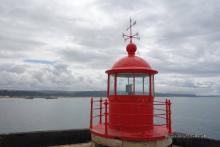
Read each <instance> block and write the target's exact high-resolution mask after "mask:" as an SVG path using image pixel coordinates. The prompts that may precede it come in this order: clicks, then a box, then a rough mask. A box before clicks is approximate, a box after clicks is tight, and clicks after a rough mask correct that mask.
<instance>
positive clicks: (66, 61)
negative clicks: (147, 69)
mask: <svg viewBox="0 0 220 147" xmlns="http://www.w3.org/2000/svg"><path fill="white" fill-rule="evenodd" d="M74 3H75V2H74V1H73V2H70V3H67V1H62V2H59V1H33V0H19V1H14V0H2V1H1V3H0V34H1V35H0V57H1V58H0V68H1V71H0V76H1V77H3V78H1V80H0V88H15V89H16V88H20V87H21V85H22V88H23V89H64V90H65V89H68V90H75V89H77V88H79V87H80V88H81V89H92V90H98V89H102V88H103V85H105V84H106V83H105V82H106V77H105V74H103V73H104V71H105V70H106V69H108V68H110V67H111V66H112V65H113V63H114V62H115V61H116V60H117V59H118V58H120V57H123V56H125V55H126V52H125V44H124V43H123V41H122V38H121V33H122V32H124V31H125V28H126V27H127V26H128V19H129V17H132V18H135V19H136V20H137V26H136V27H135V28H134V29H135V31H139V33H140V35H141V41H140V42H138V43H137V44H138V45H139V46H138V50H139V51H140V52H142V54H141V56H142V57H143V58H144V59H147V61H149V62H150V64H151V65H152V67H154V68H155V69H157V70H159V73H160V74H159V75H158V77H159V78H158V81H157V82H158V86H157V88H158V90H161V91H164V92H165V91H169V90H173V89H171V88H170V87H172V88H174V90H175V89H176V91H178V92H180V93H181V92H191V93H193V92H195V93H203V92H204V91H205V92H208V90H209V89H211V91H210V93H211V92H213V93H220V92H219V87H220V86H219V84H218V81H219V80H220V77H219V74H220V70H219V65H220V58H219V55H220V41H219V38H220V33H219V32H220V30H219V26H220V20H219V19H218V18H219V14H220V3H219V2H218V1H217V0H210V1H205V0H195V1H184V0H181V1H175V2H174V1H172V2H171V1H144V0H139V1H121V0H120V1H118V0H114V1H111V2H110V1H94V2H89V3H87V4H85V5H83V4H74ZM77 8H78V9H77ZM145 48H147V49H145ZM38 58H39V59H38ZM26 59H36V60H42V59H43V60H48V61H56V62H55V63H54V64H53V65H41V64H39V65H38V64H35V65H32V64H28V63H24V62H23V61H24V60H26ZM13 62H14V63H13ZM61 63H62V64H61ZM173 75H177V76H173ZM94 85H95V86H94ZM95 88H97V89H95Z"/></svg>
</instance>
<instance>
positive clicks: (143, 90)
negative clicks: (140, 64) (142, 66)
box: [117, 73, 150, 95]
mask: <svg viewBox="0 0 220 147" xmlns="http://www.w3.org/2000/svg"><path fill="white" fill-rule="evenodd" d="M149 85H150V80H149V76H148V75H147V74H143V73H140V74H138V73H136V74H134V73H121V74H117V95H149Z"/></svg>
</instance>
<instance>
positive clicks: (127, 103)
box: [90, 20, 172, 147]
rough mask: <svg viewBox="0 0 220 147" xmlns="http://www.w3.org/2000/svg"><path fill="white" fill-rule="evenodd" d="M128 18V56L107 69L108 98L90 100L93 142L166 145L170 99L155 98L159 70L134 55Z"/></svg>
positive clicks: (118, 144) (169, 129)
mask: <svg viewBox="0 0 220 147" xmlns="http://www.w3.org/2000/svg"><path fill="white" fill-rule="evenodd" d="M135 24H136V22H133V23H132V21H131V20H130V26H129V27H128V29H127V30H129V35H126V34H123V37H124V38H125V40H127V39H129V40H130V43H129V44H128V45H127V47H126V50H127V53H128V55H127V56H126V57H123V58H122V59H120V60H118V61H117V62H116V63H115V64H114V65H113V66H112V68H111V69H109V70H107V71H106V73H107V74H108V83H107V98H106V99H102V98H100V99H93V98H92V99H91V114H90V130H91V134H92V144H93V146H96V145H99V144H100V145H105V146H121V147H122V146H123V147H126V146H134V147H135V146H143V147H144V146H146V147H151V146H155V147H157V146H161V147H165V146H169V145H170V144H171V143H172V141H171V138H170V135H171V133H172V130H171V109H170V105H171V103H170V100H166V101H164V102H161V101H155V100H154V96H155V93H154V75H155V74H157V73H158V72H157V71H156V70H154V69H152V68H151V66H150V65H149V63H147V62H146V61H145V60H144V59H142V58H140V57H138V56H136V55H135V52H136V50H137V46H136V45H135V44H134V43H133V42H132V39H133V38H136V39H139V36H138V33H136V34H134V35H133V34H132V27H133V26H134V25H135Z"/></svg>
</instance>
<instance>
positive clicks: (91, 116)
mask: <svg viewBox="0 0 220 147" xmlns="http://www.w3.org/2000/svg"><path fill="white" fill-rule="evenodd" d="M90 105H91V106H90V129H92V125H93V124H92V121H93V98H91V101H90Z"/></svg>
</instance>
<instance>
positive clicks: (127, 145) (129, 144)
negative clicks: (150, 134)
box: [92, 134, 172, 147]
mask: <svg viewBox="0 0 220 147" xmlns="http://www.w3.org/2000/svg"><path fill="white" fill-rule="evenodd" d="M171 144H172V139H171V137H166V138H165V139H161V140H155V141H141V142H140V141H136V142H135V141H127V140H120V139H111V138H103V137H100V136H97V135H94V134H92V147H99V146H100V145H101V146H108V147H167V146H169V145H171Z"/></svg>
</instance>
